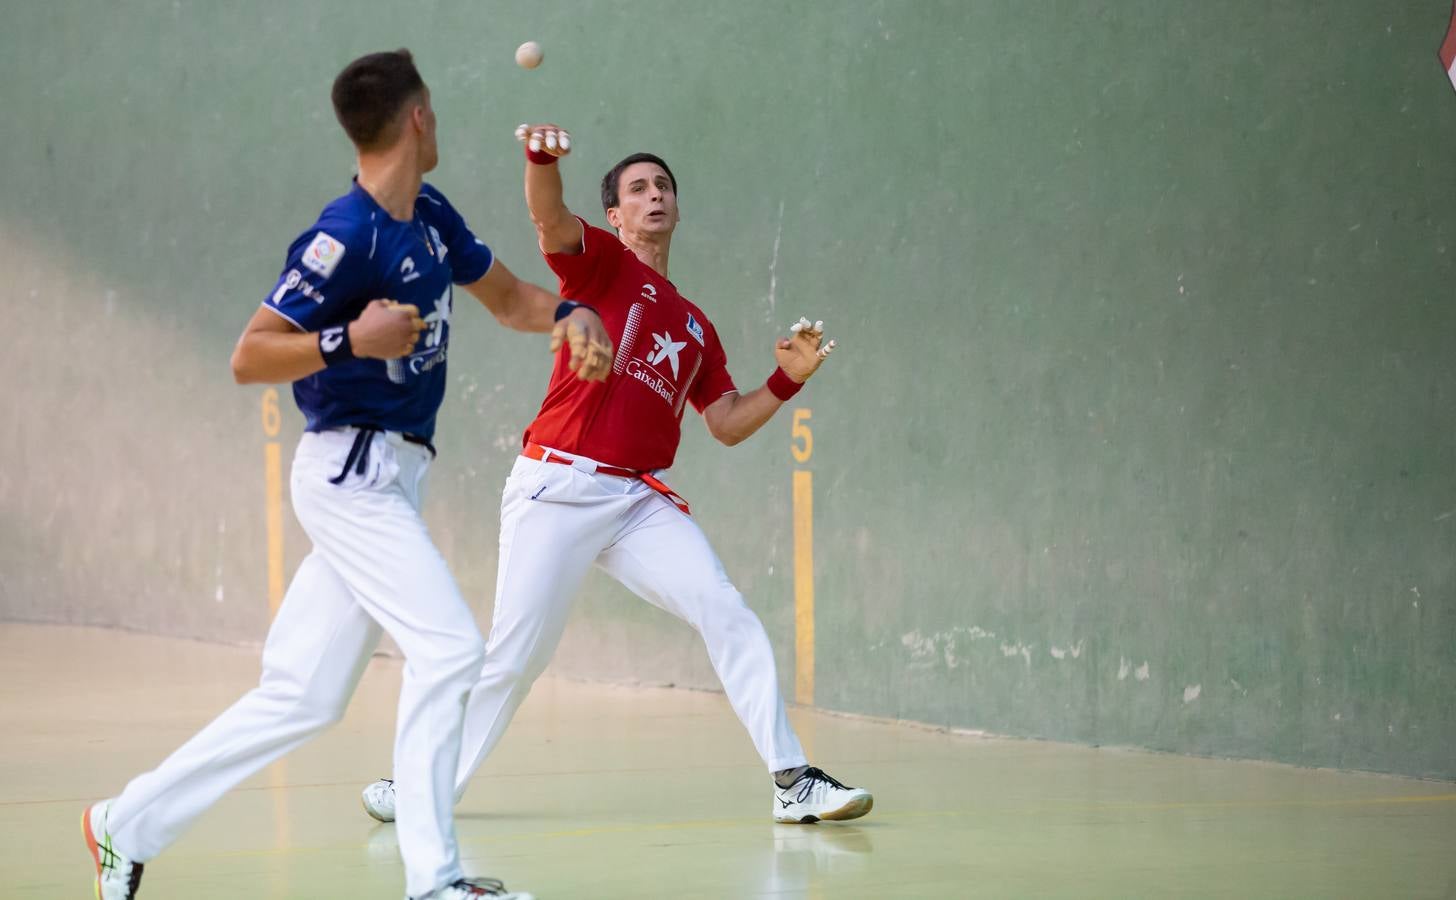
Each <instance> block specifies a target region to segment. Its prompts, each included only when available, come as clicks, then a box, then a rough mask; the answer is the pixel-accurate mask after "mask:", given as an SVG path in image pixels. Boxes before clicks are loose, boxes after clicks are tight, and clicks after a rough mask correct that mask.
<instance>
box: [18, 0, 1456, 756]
mask: <svg viewBox="0 0 1456 900" xmlns="http://www.w3.org/2000/svg"><path fill="white" fill-rule="evenodd" d="M1449 13H1450V8H1449V4H1447V3H1445V2H1441V0H1412V2H1402V3H1396V2H1357V0H1336V2H1313V0H1294V2H1287V3H1281V4H1274V5H1273V6H1272V7H1271V6H1270V5H1268V4H1259V3H1252V2H1234V3H1217V4H1215V3H1201V2H1192V0H1172V2H1169V0H1159V2H1152V0H1123V2H1118V3H1070V2H1034V3H1027V2H1013V0H965V2H949V0H946V2H932V0H898V2H890V0H884V2H866V3H856V4H798V5H795V4H787V5H786V4H783V3H769V2H763V0H744V2H739V3H734V4H707V3H701V2H697V0H690V2H667V0H653V2H643V3H631V4H627V3H607V2H570V3H567V2H517V0H509V2H499V3H479V2H414V3H407V4H397V3H396V4H389V3H376V2H371V0H366V2H364V3H362V4H361V3H343V2H338V0H328V2H321V3H310V4H285V3H256V4H253V3H250V4H233V5H231V6H227V5H219V4H209V3H195V2H183V0H177V2H170V0H169V2H143V0H121V2H114V3H106V4H101V3H95V2H80V0H58V2H52V3H44V4H42V3H13V4H10V5H9V6H8V7H7V9H6V10H5V13H4V17H3V18H4V24H3V27H0V110H3V114H4V120H5V136H4V139H3V140H0V180H3V183H0V266H3V270H4V272H5V277H4V278H3V279H0V298H3V309H4V313H5V316H4V321H5V322H6V323H7V325H8V328H7V333H8V335H9V340H7V341H6V348H5V351H4V352H3V353H0V360H3V361H0V368H3V371H4V373H5V384H6V385H7V390H6V391H5V392H4V393H3V395H0V423H3V427H0V618H5V619H11V620H26V621H55V622H73V623H91V624H103V625H116V626H121V627H127V628H135V629H142V630H147V631H156V632H162V633H167V634H177V635H187V636H195V637H199V638H204V639H212V640H228V641H259V640H261V639H262V638H263V636H264V634H265V632H266V628H267V622H268V606H267V586H266V578H265V571H266V556H267V554H266V540H265V524H264V509H265V506H264V482H263V458H264V449H263V448H264V444H265V443H266V442H267V440H268V438H267V437H266V436H265V435H264V432H263V427H262V424H261V418H260V403H261V398H262V390H261V389H259V388H238V387H236V386H234V385H233V384H232V381H231V378H230V375H229V372H228V367H227V360H228V356H229V353H230V351H231V348H232V345H233V342H234V341H235V340H236V337H237V334H238V333H239V332H240V330H241V328H242V326H243V324H244V322H246V320H247V318H248V317H249V316H250V315H251V314H252V311H253V310H254V308H255V307H256V305H257V303H258V302H259V301H260V300H261V299H262V297H263V296H264V294H265V292H266V291H267V290H268V289H269V287H270V286H271V285H272V283H273V279H274V278H275V277H276V275H277V272H278V269H279V266H280V265H281V262H282V259H283V253H284V250H285V248H286V245H287V242H288V241H289V240H290V239H291V238H292V237H293V236H294V235H295V234H296V233H297V232H298V231H299V230H301V229H302V228H303V227H305V226H306V225H308V224H309V222H311V221H312V217H313V216H314V215H315V214H316V213H317V212H318V210H319V208H320V207H321V206H322V205H323V204H325V203H326V202H327V201H328V200H329V199H331V198H332V197H334V196H336V195H337V194H339V193H342V192H343V191H344V190H345V189H346V188H347V184H348V178H349V175H350V173H351V162H352V158H351V153H350V150H349V147H348V145H347V143H346V141H345V139H344V138H343V136H342V134H341V133H340V132H339V129H338V128H337V126H336V124H335V123H334V121H333V117H332V113H331V111H330V108H329V105H328V88H329V84H330V82H331V80H332V78H333V76H334V74H335V73H336V72H337V71H338V69H339V68H341V67H342V66H343V64H344V63H346V62H347V61H348V60H349V59H351V58H353V57H355V56H357V55H359V54H361V53H364V52H368V51H371V50H378V49H390V48H393V47H397V46H408V47H410V48H411V49H412V50H413V51H414V52H415V54H416V57H417V59H418V61H419V63H420V66H421V69H422V71H423V73H424V76H425V78H426V80H427V81H428V82H429V84H430V86H431V88H432V91H433V94H434V99H435V105H436V109H437V111H438V113H439V118H440V140H441V152H442V164H441V166H440V168H439V169H438V171H437V172H435V173H434V174H433V175H432V176H431V180H432V181H433V182H434V183H435V184H436V185H437V186H439V187H440V188H441V189H442V190H444V191H445V192H446V193H447V194H448V195H449V196H450V197H451V199H452V200H453V201H454V203H455V204H456V206H457V207H458V208H459V209H460V210H461V211H462V212H464V213H465V215H466V216H467V218H468V219H469V220H470V221H471V223H472V225H473V226H474V228H475V229H476V231H477V232H478V233H479V234H480V235H481V236H482V237H483V238H484V239H485V240H487V242H489V243H490V244H491V245H492V246H493V247H494V248H495V249H496V251H497V253H498V255H499V256H500V258H502V259H503V260H505V261H506V262H507V263H508V264H509V265H510V266H511V267H512V268H513V269H514V270H515V271H517V272H518V273H521V274H523V275H524V276H526V277H529V278H531V279H533V280H536V281H538V282H541V283H546V284H548V285H549V284H552V283H553V282H552V281H551V279H550V276H549V273H548V271H547V270H546V268H545V266H544V265H543V264H542V263H541V262H540V260H539V258H538V256H537V254H536V250H535V246H534V239H533V237H534V236H533V234H532V231H531V228H530V225H529V222H528V221H527V219H526V216H525V211H524V204H523V202H522V199H521V190H520V179H521V172H520V170H521V160H520V157H519V151H518V149H517V147H516V144H515V142H514V140H513V138H512V131H513V129H514V128H515V126H516V125H517V124H518V123H520V122H523V121H554V122H559V123H561V124H563V125H565V126H567V127H569V128H570V129H571V130H572V133H573V135H574V137H575V139H576V140H575V149H574V152H573V154H572V157H571V159H570V160H569V161H568V162H566V163H564V164H563V165H564V172H565V175H566V178H567V184H568V201H569V202H570V203H571V205H572V206H573V207H574V208H575V209H577V210H579V211H581V212H583V213H584V214H586V215H587V216H588V217H590V218H593V219H594V220H595V221H598V222H600V221H601V219H600V212H599V209H598V207H597V202H596V190H595V185H596V181H597V179H598V178H599V177H600V174H601V172H603V171H604V170H605V169H606V168H607V167H609V166H610V165H611V164H612V163H613V162H615V161H616V160H617V159H618V158H620V157H622V156H624V155H626V154H627V153H629V152H632V151H636V150H643V149H646V150H652V151H654V152H657V153H659V154H661V155H662V156H664V157H666V158H667V159H668V160H669V162H670V163H671V164H672V166H673V168H674V170H675V172H676V174H677V175H678V178H679V180H680V183H681V202H682V207H683V216H684V222H683V225H682V226H681V229H680V230H679V232H678V235H677V241H676V243H675V247H674V253H673V277H674V280H675V281H676V282H677V283H678V284H679V285H680V286H681V287H682V289H683V290H684V293H686V294H687V295H688V296H690V297H691V298H693V299H694V300H695V301H697V302H698V303H699V304H700V305H701V306H703V307H704V309H705V310H707V311H708V313H709V315H710V316H712V317H713V320H714V321H715V323H716V324H717V325H718V328H719V331H720V332H721V334H722V335H723V338H724V341H725V343H726V345H727V349H728V354H729V360H730V366H731V368H732V370H733V371H734V373H735V375H736V377H737V379H738V381H739V383H740V385H742V386H744V387H752V386H755V385H757V384H759V383H760V382H761V380H762V379H763V378H764V377H765V376H766V375H767V374H768V373H769V371H771V369H772V358H771V354H770V349H771V342H772V341H773V339H774V338H775V336H776V335H778V334H780V333H782V332H783V330H784V329H785V328H786V327H787V325H788V324H789V323H790V322H792V321H794V320H795V319H796V318H797V317H798V316H799V315H808V316H810V317H811V318H822V319H824V320H825V321H826V322H827V323H828V331H829V333H830V335H831V336H833V337H836V338H837V339H838V340H839V341H840V344H841V350H840V351H839V352H838V353H836V355H835V356H834V357H833V358H832V359H831V360H830V361H829V363H828V364H826V366H825V369H824V370H823V371H822V372H821V373H820V375H819V376H818V377H817V378H816V379H815V380H814V382H813V383H812V384H811V385H810V387H809V388H808V389H807V390H806V391H804V392H803V393H802V394H801V395H800V396H799V397H798V398H796V400H795V401H794V402H793V403H792V404H791V407H790V408H789V409H785V410H784V411H782V412H781V413H780V414H779V416H778V417H777V418H776V419H775V420H774V421H773V422H772V423H771V424H770V425H769V426H768V427H767V428H765V429H764V431H763V432H761V433H760V434H759V435H758V436H756V437H755V438H753V439H752V440H751V441H749V442H747V443H746V444H744V445H741V446H739V447H736V448H732V449H728V448H724V447H721V446H719V445H717V444H716V443H714V442H712V441H711V440H710V439H709V438H708V437H707V435H706V433H705V430H704V429H703V428H702V426H701V425H700V424H699V422H698V421H697V420H696V417H695V416H692V415H691V414H689V418H688V420H687V421H686V423H685V432H686V437H685V440H684V444H683V449H682V452H681V453H680V455H679V461H678V465H677V466H676V468H675V471H674V478H675V483H676V484H677V485H678V486H679V487H680V489H681V490H682V492H683V493H684V494H685V495H686V496H687V497H689V498H690V499H691V500H692V501H693V504H694V510H695V514H696V515H697V516H698V518H699V519H700V521H701V523H702V524H703V526H704V528H705V529H706V530H707V532H708V533H709V535H710V536H711V537H712V538H713V540H714V542H715V544H716V546H717V548H718V549H719V551H720V554H721V556H722V558H723V561H724V564H725V565H726V567H727V569H728V571H729V572H730V574H731V575H732V576H733V578H734V580H735V582H736V583H737V584H738V586H739V587H740V589H741V590H742V591H743V593H744V594H745V596H746V597H747V598H748V600H749V602H750V604H751V605H752V606H753V607H754V608H755V609H756V610H757V611H758V612H759V614H760V615H761V616H762V618H763V620H764V622H765V625H766V626H767V627H768V629H769V632H770V634H771V636H772V637H773V639H774V642H775V645H776V647H777V649H778V653H779V664H780V677H781V680H782V682H783V684H784V685H785V689H786V691H787V692H788V693H790V695H792V691H793V686H794V673H795V667H796V660H795V635H794V588H793V528H792V509H791V506H792V503H791V500H792V497H791V479H792V472H793V471H794V470H795V469H796V468H802V469H807V470H809V471H812V472H813V478H814V482H813V483H814V498H813V499H814V528H815V530H814V542H815V543H814V564H815V570H816V580H815V601H816V607H817V616H816V632H817V644H816V657H817V668H816V698H815V702H816V705H818V706H822V707H825V708H829V709H835V710H845V711H851V712H857V713H866V714H872V715H876V716H889V717H895V718H903V719H912V720H918V721H923V722H929V723H935V724H941V725H947V726H954V727H962V728H972V729H984V730H987V731H991V732H998V733H1005V734H1012V735H1025V736H1035V737H1045V738H1052V739H1058V740H1070V741H1080V742H1088V743H1099V744H1101V743H1109V744H1124V745H1136V746H1143V747H1151V748H1158V749H1166V750H1174V751H1182V752H1191V753H1201V754H1216V755H1230V756H1241V757H1243V756H1247V757H1258V758H1266V759H1273V760H1283V761H1289V762H1295V763H1301V764H1309V765H1319V766H1338V767H1346V768H1356V769H1374V770H1380V771H1389V772H1399V773H1407V774H1415V775H1427V776H1436V777H1441V778H1456V749H1453V748H1456V571H1453V570H1456V306H1453V303H1452V299H1451V286H1452V284H1453V282H1456V278H1453V276H1456V269H1453V262H1452V260H1453V256H1456V175H1453V172H1456V96H1453V94H1452V90H1451V87H1450V85H1449V84H1448V83H1447V81H1446V78H1445V76H1444V74H1443V73H1442V72H1441V70H1440V67H1439V65H1438V64H1437V62H1436V60H1435V48H1436V46H1437V44H1438V43H1439V42H1440V39H1441V36H1442V34H1443V33H1444V30H1445V27H1446V24H1447V21H1448V17H1449ZM527 39H534V40H538V41H540V42H541V43H542V45H543V46H544V47H545V49H546V61H545V64H544V65H543V66H542V67H541V68H540V69H538V70H535V71H533V72H526V71H524V70H521V69H519V68H517V67H516V66H515V65H514V63H513V61H512V51H513V50H514V48H515V46H516V45H517V44H518V43H520V42H521V41H524V40H527ZM548 366H549V360H548V357H547V353H546V348H545V344H544V339H542V338H540V337H532V336H524V335H519V334H515V333H510V332H506V331H504V330H502V329H501V328H499V327H498V326H497V325H496V324H495V322H494V321H493V320H491V318H490V317H489V316H488V315H487V314H486V313H485V312H484V311H483V310H482V309H480V308H479V307H478V306H475V305H474V304H473V303H472V302H470V301H469V298H468V296H466V295H464V294H461V295H460V296H459V297H458V298H457V315H456V319H455V333H454V346H453V347H452V353H451V361H450V373H451V386H450V394H449V397H448V399H447V402H446V406H445V409H444V411H443V413H442V427H441V435H440V441H439V443H440V445H441V451H442V452H441V459H440V462H439V464H438V466H437V469H436V471H435V473H434V475H433V481H432V485H433V486H432V499H431V501H430V504H429V507H428V510H427V518H428V519H429V521H430V523H431V527H432V529H433V531H434V533H435V535H436V537H437V540H438V542H439V544H440V546H441V548H442V550H443V551H444V552H445V554H446V556H447V557H448V558H449V560H450V561H451V563H452V565H453V566H454V568H455V571H456V572H457V575H458V577H459V580H460V582H461V584H462V586H463V588H464V589H465V591H466V594H467V596H469V597H470V599H471V601H472V603H474V604H475V605H476V608H477V610H478V612H479V613H480V616H481V620H482V623H483V624H484V623H487V622H488V619H489V614H490V601H491V594H492V591H493V586H494V581H495V578H494V575H495V563H496V552H495V546H496V533H497V527H496V526H497V512H498V500H499V491H500V487H501V484H502V482H503V480H504V476H505V473H506V471H507V469H508V468H509V466H510V463H511V460H512V458H513V455H514V453H515V449H516V447H517V446H518V441H519V434H520V431H521V428H522V427H523V426H524V425H525V423H526V422H527V421H529V419H530V417H531V415H532V413H533V412H534V410H535V408H536V406H537V404H538V402H539V400H540V397H541V394H542V392H543V390H544V386H545V381H546V375H547V371H548ZM284 402H285V413H286V414H285V417H284V421H285V425H284V429H283V435H282V436H281V437H280V438H279V440H280V441H281V443H282V447H283V455H284V459H285V462H286V460H287V458H288V456H289V454H290V452H291V443H292V441H294V440H295V439H296V437H297V434H298V431H299V428H300V427H301V418H300V417H299V416H298V415H297V414H296V412H295V411H294V410H293V409H292V406H291V401H289V400H288V399H287V392H286V391H285V392H284ZM793 409H806V410H809V411H810V418H809V420H808V424H809V426H810V427H811V429H812V431H813V441H814V444H813V454H812V457H811V458H810V460H809V461H808V462H807V463H806V464H804V465H802V466H800V465H798V464H797V463H796V462H795V461H794V459H793V458H792V457H791V455H790V445H791V435H790V424H791V414H792V410H793ZM288 529H289V530H288V535H287V543H286V548H287V559H288V565H289V569H290V571H291V568H292V566H294V565H296V563H297V561H298V560H299V559H301V558H302V556H303V554H304V553H305V552H306V551H307V540H306V538H305V537H304V536H303V534H302V532H301V531H300V530H299V529H298V528H297V526H296V524H294V523H293V521H292V518H291V515H290V516H289V517H288ZM556 667H557V671H560V672H565V673H568V674H573V675H579V676H587V677H594V678H606V679H613V680H640V681H645V682H654V683H663V682H671V683H675V684H682V685H689V686H701V687H712V686H715V685H716V679H715V677H714V675H713V673H712V671H711V669H710V668H709V666H708V663H707V660H706V656H705V654H704V653H703V651H702V648H701V645H700V643H699V641H698V639H697V637H696V636H695V635H694V634H693V633H692V632H691V631H690V630H688V629H687V628H686V627H684V626H683V625H681V624H680V623H678V622H676V621H675V620H672V619H670V618H668V617H667V616H665V615H664V614H662V613H660V612H658V611H657V610H655V609H653V608H652V607H650V606H648V605H647V604H645V603H643V602H641V601H639V600H637V599H635V598H633V597H631V596H630V595H628V594H627V593H626V592H625V591H624V590H622V589H621V588H619V587H617V586H616V585H614V584H611V583H610V582H608V581H607V580H606V579H605V578H596V579H594V580H593V581H592V582H591V583H590V585H589V589H588V590H587V591H586V593H585V595H584V596H583V598H582V599H581V601H580V603H579V605H578V608H577V612H576V616H575V620H574V623H573V625H572V628H571V630H570V632H569V634H568V637H567V640H566V642H565V644H564V645H563V648H562V651H561V654H560V655H559V657H558V660H557V663H556ZM744 752H745V753H751V748H750V747H749V744H748V742H747V740H746V739H745V741H744Z"/></svg>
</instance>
